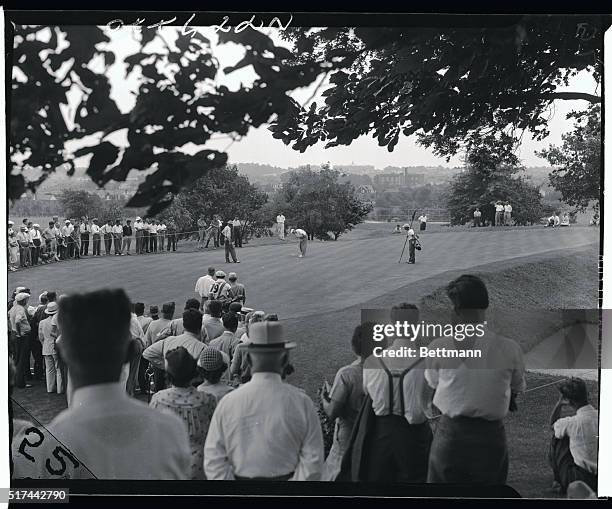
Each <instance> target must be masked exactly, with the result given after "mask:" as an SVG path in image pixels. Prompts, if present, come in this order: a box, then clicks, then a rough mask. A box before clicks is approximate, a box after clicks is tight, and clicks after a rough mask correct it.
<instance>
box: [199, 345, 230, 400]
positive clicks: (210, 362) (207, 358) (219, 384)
mask: <svg viewBox="0 0 612 509" xmlns="http://www.w3.org/2000/svg"><path fill="white" fill-rule="evenodd" d="M227 366H228V365H227V363H226V361H225V359H224V358H223V354H222V353H221V352H220V351H219V350H217V349H216V348H211V347H206V348H204V350H202V353H201V354H200V358H199V359H198V367H199V368H200V370H201V374H202V377H203V378H204V381H203V382H202V383H201V384H200V385H198V391H201V392H205V393H207V394H211V395H212V396H214V397H215V400H216V401H217V403H219V400H220V399H221V398H222V397H223V396H225V395H226V394H227V393H228V392H231V391H233V390H234V388H233V387H232V386H231V385H228V384H226V383H225V382H223V381H222V380H221V377H222V376H223V374H224V373H225V372H226V371H227Z"/></svg>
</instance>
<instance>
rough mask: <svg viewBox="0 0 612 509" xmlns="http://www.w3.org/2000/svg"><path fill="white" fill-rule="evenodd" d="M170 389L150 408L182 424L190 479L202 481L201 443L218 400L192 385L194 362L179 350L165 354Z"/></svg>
mask: <svg viewBox="0 0 612 509" xmlns="http://www.w3.org/2000/svg"><path fill="white" fill-rule="evenodd" d="M166 371H167V373H168V381H169V383H170V388H168V389H165V390H162V391H159V392H156V393H155V394H153V397H152V398H151V403H150V406H151V408H156V409H158V410H161V411H163V412H169V413H174V414H176V415H177V416H178V417H179V418H180V419H181V420H182V421H183V423H184V424H185V427H186V428H187V433H188V435H189V445H190V449H191V462H190V476H189V478H190V479H201V480H203V479H205V476H204V442H205V440H206V435H207V434H208V427H209V426H210V421H211V419H212V416H213V412H214V410H215V407H216V406H217V400H216V398H215V397H214V396H213V395H212V394H208V393H205V392H202V391H198V390H197V389H196V388H195V387H193V386H192V385H191V381H192V380H193V379H194V378H195V375H196V360H195V359H194V358H193V357H192V356H191V355H190V354H189V352H188V351H187V350H186V349H185V348H183V347H181V346H179V347H177V348H175V349H173V350H169V351H168V352H167V353H166Z"/></svg>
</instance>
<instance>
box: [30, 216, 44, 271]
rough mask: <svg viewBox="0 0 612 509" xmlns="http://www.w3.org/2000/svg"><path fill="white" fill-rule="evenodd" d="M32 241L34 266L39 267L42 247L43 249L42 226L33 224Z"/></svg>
mask: <svg viewBox="0 0 612 509" xmlns="http://www.w3.org/2000/svg"><path fill="white" fill-rule="evenodd" d="M30 240H31V241H32V245H33V247H32V265H38V263H39V261H40V254H41V247H42V234H41V232H40V225H38V224H33V225H32V229H31V230H30Z"/></svg>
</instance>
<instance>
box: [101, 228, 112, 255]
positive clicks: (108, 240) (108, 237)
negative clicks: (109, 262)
mask: <svg viewBox="0 0 612 509" xmlns="http://www.w3.org/2000/svg"><path fill="white" fill-rule="evenodd" d="M100 233H101V234H102V237H103V238H104V253H105V254H106V256H110V254H111V248H112V247H113V227H112V226H111V224H110V222H109V221H106V223H104V225H103V226H102V227H101V228H100Z"/></svg>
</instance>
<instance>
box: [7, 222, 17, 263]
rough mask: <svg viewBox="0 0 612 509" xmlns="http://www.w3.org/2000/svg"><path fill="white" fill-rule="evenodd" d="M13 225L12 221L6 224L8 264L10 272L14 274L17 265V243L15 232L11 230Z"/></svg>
mask: <svg viewBox="0 0 612 509" xmlns="http://www.w3.org/2000/svg"><path fill="white" fill-rule="evenodd" d="M14 225H15V223H14V222H13V221H9V222H8V230H7V235H8V239H7V244H8V262H9V270H10V271H11V272H15V271H16V270H17V265H18V264H19V241H18V240H17V232H16V231H15V230H14V228H13V226H14Z"/></svg>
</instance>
